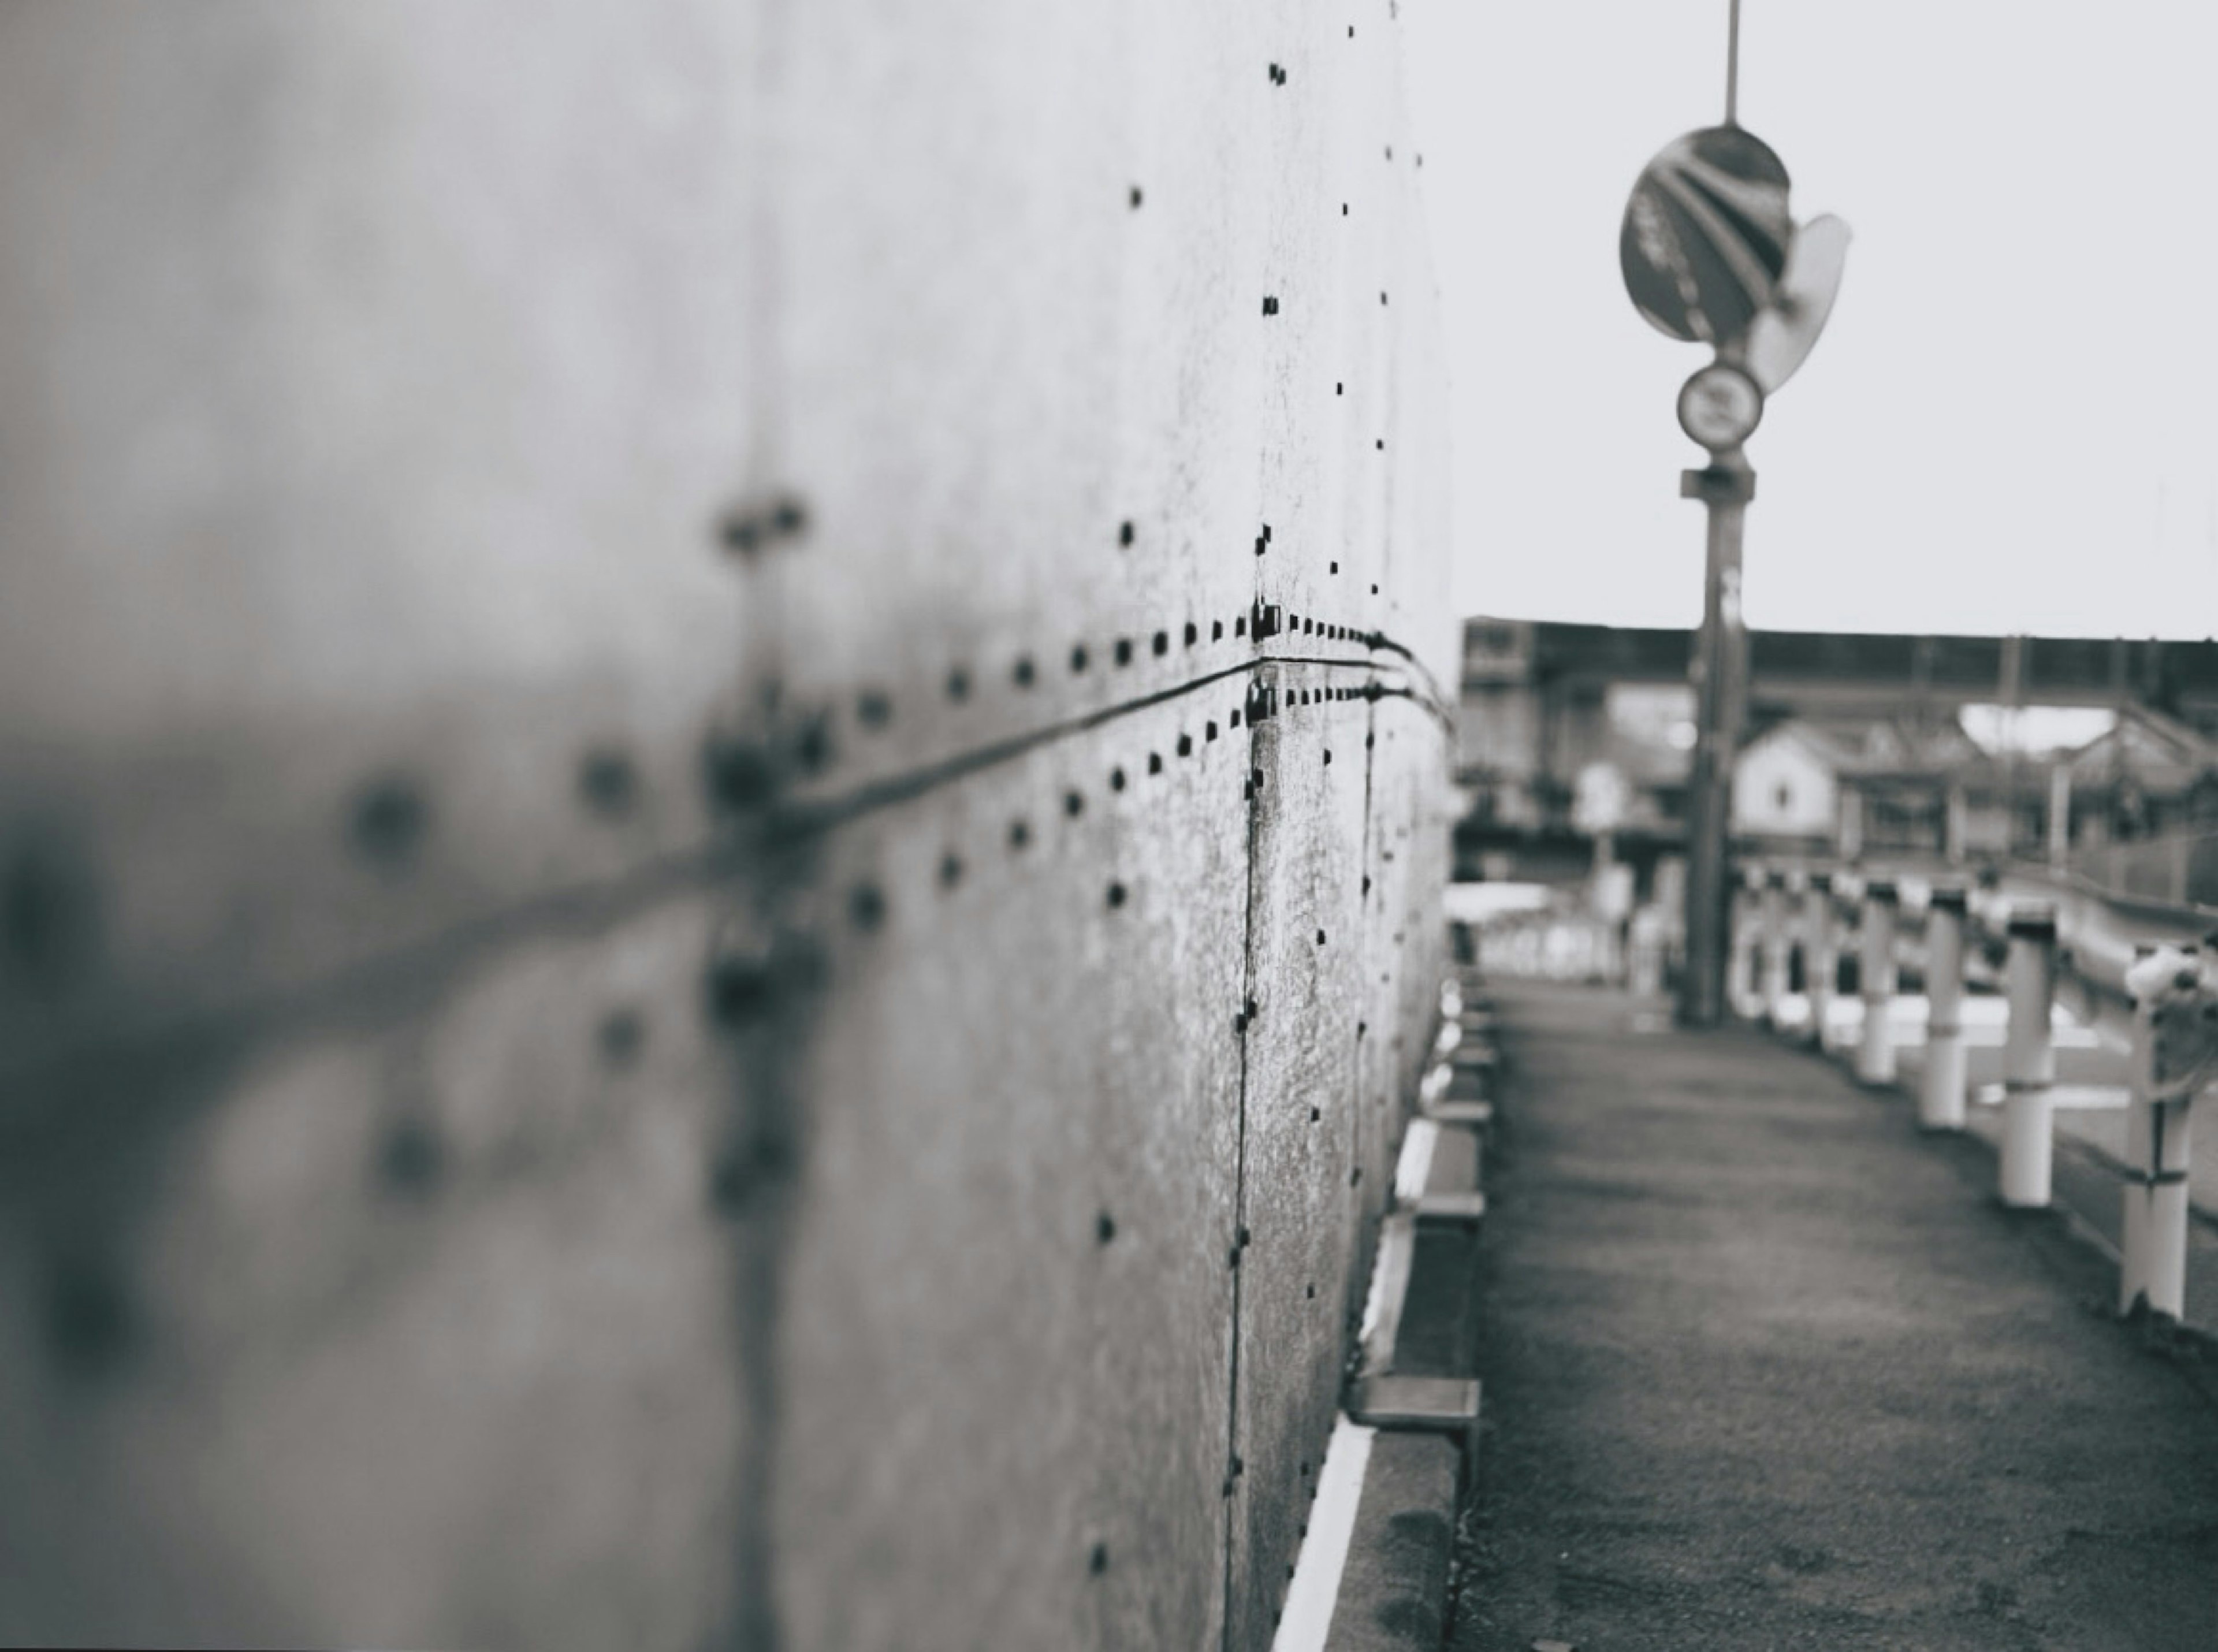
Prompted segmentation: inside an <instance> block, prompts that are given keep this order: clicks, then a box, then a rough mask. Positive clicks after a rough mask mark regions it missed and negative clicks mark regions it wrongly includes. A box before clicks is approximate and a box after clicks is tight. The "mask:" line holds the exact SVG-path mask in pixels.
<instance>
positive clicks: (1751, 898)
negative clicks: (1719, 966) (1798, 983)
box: [1725, 870, 1763, 1021]
mask: <svg viewBox="0 0 2218 1652" xmlns="http://www.w3.org/2000/svg"><path fill="white" fill-rule="evenodd" d="M1757 882H1759V878H1758V875H1757V874H1756V872H1754V871H1753V870H1751V871H1750V873H1749V875H1748V883H1747V884H1743V885H1739V886H1736V888H1734V890H1733V894H1732V904H1731V906H1729V907H1728V908H1727V919H1726V927H1727V931H1728V932H1729V934H1730V936H1731V949H1730V951H1729V953H1728V956H1727V965H1726V969H1725V1007H1726V1008H1727V1009H1729V1010H1731V1011H1732V1012H1733V1014H1735V1015H1737V1016H1739V1017H1741V1018H1743V1019H1744V1020H1751V1021H1752V1020H1754V1019H1755V1018H1756V1015H1757V1013H1758V1011H1759V1005H1760V1000H1759V999H1758V998H1757V996H1756V983H1757V975H1758V957H1759V955H1760V953H1761V950H1762V948H1761V946H1760V945H1759V942H1760V941H1761V938H1762V934H1763V919H1762V915H1761V912H1760V910H1759V903H1760V900H1761V898H1762V897H1761V896H1760V894H1758V893H1757V891H1756V888H1750V887H1749V885H1750V884H1756V883H1757Z"/></svg>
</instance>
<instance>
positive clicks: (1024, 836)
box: [1009, 820, 1032, 849]
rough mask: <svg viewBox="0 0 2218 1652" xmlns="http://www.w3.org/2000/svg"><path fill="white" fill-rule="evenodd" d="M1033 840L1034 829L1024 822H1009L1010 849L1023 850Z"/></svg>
mask: <svg viewBox="0 0 2218 1652" xmlns="http://www.w3.org/2000/svg"><path fill="white" fill-rule="evenodd" d="M1031 841H1032V827H1031V826H1027V825H1026V824H1025V822H1024V821H1022V820H1012V821H1010V822H1009V847H1010V848H1012V849H1022V848H1023V847H1024V846H1025V845H1026V844H1028V843H1030V842H1031Z"/></svg>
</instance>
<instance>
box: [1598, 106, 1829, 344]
mask: <svg viewBox="0 0 2218 1652" xmlns="http://www.w3.org/2000/svg"><path fill="white" fill-rule="evenodd" d="M1793 244H1794V220H1793V219H1792V218H1791V217H1789V216H1788V215H1787V168H1786V167H1785V166H1784V165H1783V164H1781V161H1780V159H1779V157H1778V156H1776V155H1775V154H1773V153H1772V152H1771V150H1770V147H1769V145H1766V144H1765V143H1764V142H1763V139H1760V138H1757V137H1755V136H1753V135H1752V134H1750V133H1746V132H1744V131H1742V130H1741V129H1740V128H1739V127H1704V128H1703V129H1702V130H1701V131H1700V132H1690V133H1687V135H1686V136H1685V137H1683V138H1679V139H1675V140H1674V141H1673V142H1671V143H1670V144H1669V145H1665V147H1664V149H1663V152H1662V153H1661V154H1659V155H1657V157H1656V158H1655V159H1654V160H1652V161H1651V162H1649V163H1648V164H1647V166H1646V168H1645V169H1644V170H1642V172H1641V174H1640V179H1639V182H1638V183H1635V184H1634V185H1633V198H1632V199H1631V200H1630V201H1627V202H1626V207H1625V224H1624V227H1623V228H1622V229H1621V230H1620V232H1619V235H1618V246H1617V253H1618V263H1619V264H1620V267H1621V268H1622V269H1623V270H1624V272H1625V290H1626V292H1627V293H1628V294H1631V295H1632V298H1633V307H1634V308H1635V309H1637V310H1639V312H1640V313H1641V314H1642V315H1643V316H1645V318H1646V319H1647V320H1648V322H1649V325H1651V326H1653V327H1655V328H1656V329H1657V330H1658V331H1662V332H1666V333H1669V334H1670V336H1671V337H1674V338H1683V339H1687V340H1688V341H1689V342H1698V341H1699V342H1703V343H1712V344H1729V343H1732V342H1733V341H1734V340H1736V339H1738V337H1740V336H1741V335H1742V334H1743V333H1744V332H1746V331H1748V325H1749V323H1750V321H1752V320H1754V319H1755V318H1756V312H1758V311H1760V310H1762V309H1763V307H1764V306H1766V305H1768V304H1769V302H1770V301H1771V295H1772V290H1773V288H1775V287H1776V286H1777V285H1778V282H1779V277H1780V273H1781V271H1782V270H1784V269H1786V267H1787V251H1788V249H1789V248H1790V247H1792V246H1793Z"/></svg>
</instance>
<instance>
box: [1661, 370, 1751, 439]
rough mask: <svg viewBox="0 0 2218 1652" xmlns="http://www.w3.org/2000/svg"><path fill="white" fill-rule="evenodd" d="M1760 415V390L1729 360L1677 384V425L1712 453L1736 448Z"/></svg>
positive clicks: (1746, 437)
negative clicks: (1683, 382)
mask: <svg viewBox="0 0 2218 1652" xmlns="http://www.w3.org/2000/svg"><path fill="white" fill-rule="evenodd" d="M1761 418H1763V391H1761V390H1759V389H1757V388H1756V381H1755V380H1753V379H1751V378H1750V377H1749V376H1748V374H1746V373H1744V372H1743V371H1742V370H1741V369H1740V368H1737V367H1735V366H1733V365H1732V362H1711V363H1710V364H1709V365H1708V366H1707V367H1706V368H1701V369H1700V370H1699V371H1697V372H1696V373H1695V374H1694V377H1693V378H1691V379H1689V380H1688V381H1687V382H1686V383H1685V384H1683V385H1682V386H1680V387H1679V428H1680V429H1681V430H1684V431H1685V432H1686V433H1687V434H1688V436H1692V437H1694V440H1695V441H1697V442H1701V444H1702V445H1703V446H1704V447H1706V448H1707V449H1709V450H1710V451H1711V452H1712V453H1723V452H1725V450H1726V449H1730V448H1738V446H1740V444H1741V443H1742V442H1745V441H1747V440H1748V436H1749V432H1750V431H1751V430H1755V429H1756V422H1757V421H1758V420H1759V419H1761Z"/></svg>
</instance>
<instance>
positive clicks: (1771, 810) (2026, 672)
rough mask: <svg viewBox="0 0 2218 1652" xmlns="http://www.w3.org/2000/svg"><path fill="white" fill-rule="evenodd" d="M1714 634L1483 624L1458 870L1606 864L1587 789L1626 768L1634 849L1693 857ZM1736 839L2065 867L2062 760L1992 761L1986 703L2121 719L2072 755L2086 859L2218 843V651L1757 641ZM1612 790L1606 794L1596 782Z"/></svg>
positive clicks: (2169, 646) (1470, 697) (1863, 638)
mask: <svg viewBox="0 0 2218 1652" xmlns="http://www.w3.org/2000/svg"><path fill="white" fill-rule="evenodd" d="M1692 647H1693V634H1692V633H1691V632H1688V631H1678V630H1666V629H1634V628H1612V627H1606V626H1589V625H1564V624H1556V623H1552V622H1540V621H1521V620H1508V619H1494V618H1480V619H1475V620H1472V621H1471V622H1469V623H1468V624H1467V625H1466V627H1465V651H1464V672H1463V683H1462V687H1461V708H1460V729H1459V747H1458V758H1459V774H1458V776H1457V779H1458V782H1459V784H1460V786H1461V787H1462V788H1463V789H1464V793H1465V796H1467V797H1468V798H1469V799H1470V802H1471V807H1470V811H1469V813H1468V814H1467V815H1466V816H1465V819H1464V820H1463V821H1462V822H1461V824H1460V825H1459V827H1458V830H1457V834H1456V840H1457V851H1458V858H1459V863H1461V865H1462V866H1463V868H1464V869H1465V875H1475V873H1476V869H1477V868H1478V865H1479V863H1480V861H1481V857H1485V859H1486V862H1487V863H1488V864H1490V865H1493V866H1496V867H1497V868H1499V867H1502V866H1511V867H1514V868H1515V875H1520V876H1542V877H1550V876H1569V875H1577V873H1578V872H1580V871H1581V870H1582V869H1584V868H1585V867H1586V866H1587V865H1588V863H1589V861H1590V859H1591V856H1592V849H1593V845H1592V834H1591V833H1589V832H1583V831H1582V830H1581V827H1580V821H1579V809H1578V799H1579V792H1578V782H1579V777H1581V775H1582V774H1589V775H1590V776H1591V774H1592V772H1593V771H1594V770H1595V768H1596V766H1597V765H1603V766H1606V767H1607V768H1608V770H1610V771H1611V773H1612V781H1611V784H1612V786H1613V788H1614V790H1615V792H1616V793H1617V794H1618V795H1620V796H1621V799H1622V808H1621V811H1620V812H1619V813H1618V814H1617V815H1616V816H1615V817H1614V818H1615V824H1614V825H1613V826H1612V827H1611V828H1610V836H1611V838H1612V839H1613V845H1612V847H1613V850H1614V853H1615V854H1616V855H1617V856H1619V857H1621V858H1623V859H1625V860H1626V861H1627V862H1629V863H1632V864H1633V865H1634V866H1635V867H1636V868H1638V869H1639V872H1640V875H1641V879H1642V883H1643V887H1644V888H1647V887H1649V886H1650V885H1651V883H1652V869H1653V868H1654V867H1655V866H1656V865H1657V863H1659V862H1660V861H1662V860H1664V859H1667V858H1669V857H1673V856H1676V855H1677V854H1678V853H1680V852H1681V851H1682V849H1683V845H1684V841H1685V833H1686V808H1687V787H1688V770H1689V769H1690V767H1691V757H1692V752H1691V747H1692V746H1693V735H1694V722H1693V720H1694V693H1693V690H1691V689H1690V688H1689V687H1688V684H1687V671H1688V663H1689V657H1690V654H1691V652H1692ZM1749 659H1750V694H1749V721H1750V727H1751V729H1752V730H1753V731H1754V733H1753V735H1752V737H1751V738H1750V739H1749V741H1748V742H1747V744H1746V746H1744V752H1743V754H1742V758H1741V762H1740V766H1739V770H1738V774H1737V777H1736V783H1735V786H1734V789H1733V795H1732V823H1733V830H1734V831H1735V832H1736V833H1737V834H1738V835H1739V836H1741V837H1742V838H1745V839H1748V840H1749V841H1750V842H1752V843H1761V844H1763V845H1765V846H1767V847H1769V848H1774V849H1776V850H1780V851H1786V852H1790V853H1793V852H1801V853H1809V854H1820V853H1822V854H1826V855H1835V854H1851V855H1852V854H1855V853H1856V852H1858V851H1860V850H1869V851H1918V852H1931V853H1935V854H1942V855H1948V854H1953V855H1956V856H1960V857H1961V856H1966V855H1979V854H2000V853H2012V852H2016V853H2030V854H2042V853H2046V852H2048V850H2049V835H2050V826H2049V821H2050V816H2051V814H2052V812H2053V810H2052V803H2053V801H2054V798H2055V797H2056V796H2059V795H2064V793H2063V791H2061V790H2060V788H2061V787H2062V786H2064V785H2065V783H2064V782H2060V781H2058V780H2057V778H2056V777H2055V776H2054V773H2053V772H2052V770H2053V768H2054V764H2055V762H2056V761H2058V760H2061V761H2063V762H2065V763H2066V764H2068V767H2069V774H2068V797H2067V799H2066V806H2065V810H2064V814H2063V826H2064V831H2065V834H2066V835H2065V837H2064V839H2063V843H2064V846H2065V848H2066V850H2067V851H2070V850H2072V849H2073V848H2074V847H2075V846H2082V847H2084V846H2088V845H2099V844H2104V843H2111V842H2116V841H2119V840H2121V839H2126V840H2131V839H2134V838H2147V837H2149V836H2151V835H2152V834H2157V833H2161V832H2166V831H2170V830H2173V829H2176V828H2178V827H2180V826H2193V825H2194V824H2195V823H2196V822H2207V823H2208V824H2209V829H2211V830H2214V831H2218V762H2214V761H2213V755H2212V754H2213V752H2214V751H2218V747H2214V746H2213V743H2212V736H2213V735H2214V734H2218V642H2153V641H2152V642H2130V641H2126V640H2110V639H2098V638H2007V637H1963V636H1931V637H1915V636H1901V635H1891V634H1827V633H1818V632H1756V633H1754V634H1751V635H1750V640H1749ZM1979 705H1988V706H1992V705H2004V706H2011V705H2015V706H2042V707H2070V706H2079V707H2099V708H2109V709H2110V710H2113V711H2115V712H2116V715H2117V720H2118V721H2117V723H2116V728H2115V729H2114V730H2113V731H2112V733H2110V734H2107V735H2104V736H2103V737H2102V738H2101V739H2097V740H2094V741H2092V742H2090V743H2088V744H2087V745H2085V746H2082V747H2079V748H2077V749H2074V750H2072V751H2069V752H2066V753H2064V754H2062V758H2061V759H2057V758H2052V757H2050V756H2047V755H2043V756H2038V757H2036V756H2033V755H2020V756H2018V757H2017V758H2010V757H2009V756H2007V755H2004V756H1996V755H1991V754H1990V753H1989V752H1986V750H1984V749H1983V748H1982V747H1981V746H1979V745H1978V744H1977V743H1976V742H1974V741H1973V739H1971V738H1970V736H1969V735H1967V733H1965V732H1964V731H1963V728H1962V727H1961V725H1960V724H1959V722H1958V721H1957V717H1958V713H1959V712H1960V710H1961V708H1964V707H1966V706H1979ZM1590 784H1591V781H1590Z"/></svg>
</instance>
